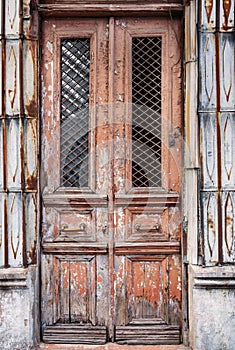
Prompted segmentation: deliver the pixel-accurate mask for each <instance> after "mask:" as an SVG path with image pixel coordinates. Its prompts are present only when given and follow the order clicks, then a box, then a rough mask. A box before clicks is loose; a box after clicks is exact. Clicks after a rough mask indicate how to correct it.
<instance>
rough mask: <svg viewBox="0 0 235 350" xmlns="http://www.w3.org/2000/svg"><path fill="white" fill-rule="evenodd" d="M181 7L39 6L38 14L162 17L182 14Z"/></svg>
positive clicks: (165, 4)
mask: <svg viewBox="0 0 235 350" xmlns="http://www.w3.org/2000/svg"><path fill="white" fill-rule="evenodd" d="M183 8H184V7H183V5H182V4H177V3H174V2H172V3H164V4H162V3H161V4H139V5H138V6H136V5H132V4H127V3H125V4H117V5H116V4H110V5H108V4H94V5H93V4H81V3H80V4H66V3H64V4H40V5H38V11H39V13H40V12H41V13H43V14H44V15H47V16H48V15H49V16H55V15H56V16H61V15H62V16H74V15H76V16H83V17H84V16H85V17H87V16H107V15H108V16H112V15H122V16H123V15H124V16H125V15H127V16H133V15H137V16H138V15H140V14H141V15H153V13H154V14H155V15H162V14H164V13H169V11H170V12H171V13H179V14H180V13H182V11H183Z"/></svg>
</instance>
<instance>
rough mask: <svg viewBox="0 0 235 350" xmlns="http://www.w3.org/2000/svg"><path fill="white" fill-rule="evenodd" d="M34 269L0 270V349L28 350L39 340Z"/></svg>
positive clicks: (36, 282)
mask: <svg viewBox="0 0 235 350" xmlns="http://www.w3.org/2000/svg"><path fill="white" fill-rule="evenodd" d="M37 286H38V281H37V278H36V268H35V267H34V266H32V267H30V268H29V269H24V270H23V269H19V268H16V269H11V268H10V269H8V271H7V272H6V271H4V270H1V271H0V339H1V340H0V348H1V350H24V349H30V348H31V347H32V346H34V345H35V344H37V343H38V341H39V329H40V328H39V322H38V319H39V310H38V295H37Z"/></svg>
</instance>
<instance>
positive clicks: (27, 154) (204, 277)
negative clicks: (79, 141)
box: [0, 0, 235, 350]
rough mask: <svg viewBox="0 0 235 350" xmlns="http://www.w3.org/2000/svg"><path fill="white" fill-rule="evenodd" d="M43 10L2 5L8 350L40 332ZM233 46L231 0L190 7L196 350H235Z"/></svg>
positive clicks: (192, 336)
mask: <svg viewBox="0 0 235 350" xmlns="http://www.w3.org/2000/svg"><path fill="white" fill-rule="evenodd" d="M37 3H38V1H30V0H0V11H1V13H0V71H1V74H0V165H1V166H0V266H1V270H0V338H1V349H3V350H12V349H30V348H31V347H33V346H34V345H36V344H37V343H38V342H39V333H40V323H39V309H38V294H39V289H40V283H39V280H38V277H37V276H38V274H37V269H36V267H35V266H36V262H37V261H36V250H37V235H38V234H39V232H38V231H39V230H38V214H39V204H38V180H39V177H38V168H39V163H38V139H39V123H38V122H39V119H38V117H39V113H38V110H39V109H38V106H39V102H38V101H39V92H38V67H39V59H38V35H39V33H40V27H39V29H38V22H37V17H38V11H37ZM58 3H59V1H58V2H57V5H58ZM41 9H42V8H41ZM197 28H198V30H197ZM234 39H235V38H234V0H220V1H219V0H210V1H206V2H205V1H202V0H198V1H194V0H192V1H189V2H188V3H187V4H186V5H185V53H184V54H185V55H184V56H185V64H184V73H185V74H184V76H185V103H184V108H185V109H184V125H185V154H184V200H183V202H184V220H183V223H184V234H185V237H186V238H187V246H186V247H184V249H183V258H184V263H185V266H188V267H189V268H188V276H189V283H188V285H187V281H186V282H185V295H186V297H187V295H188V305H187V303H185V308H187V307H188V310H189V313H188V316H189V320H188V324H189V329H188V334H189V336H188V339H189V344H190V346H191V347H192V349H194V350H204V349H205V350H233V349H234V343H235V338H234V337H235V335H234V334H235V333H234V329H235V270H234V261H235V213H234V211H235V194H234V193H235V174H234V172H235V170H234V162H235V144H234V137H233V134H234V128H235V87H234V82H235V81H234V79H235V78H234V77H235V74H234V73H235V67H234V43H235V40H234ZM218 264H219V265H220V266H219V267H213V266H215V265H218ZM198 265H203V266H204V267H203V268H202V267H200V266H198ZM28 266H31V267H28ZM186 299H187V298H186ZM185 334H187V329H186V332H185ZM184 340H185V343H187V336H185V338H184Z"/></svg>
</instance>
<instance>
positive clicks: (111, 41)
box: [108, 17, 114, 341]
mask: <svg viewBox="0 0 235 350" xmlns="http://www.w3.org/2000/svg"><path fill="white" fill-rule="evenodd" d="M113 81H114V18H113V17H111V18H110V19H109V73H108V82H109V90H108V116H109V121H110V124H109V127H110V129H109V140H108V142H109V145H108V146H109V174H110V183H109V188H108V200H109V202H108V232H109V292H110V294H109V298H110V304H109V337H110V340H111V341H114V324H113V322H114V321H113V320H114V277H113V276H114V170H113V166H114V164H113V162H114V147H113V137H114V116H113V113H114V106H113V103H114V91H113Z"/></svg>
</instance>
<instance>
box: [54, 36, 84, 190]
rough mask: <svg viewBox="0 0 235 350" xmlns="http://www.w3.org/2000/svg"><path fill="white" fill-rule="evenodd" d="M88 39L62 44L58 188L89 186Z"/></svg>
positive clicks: (64, 41)
mask: <svg viewBox="0 0 235 350" xmlns="http://www.w3.org/2000/svg"><path fill="white" fill-rule="evenodd" d="M89 74H90V39H89V38H79V39H64V40H62V42H61V118H60V169H61V176H60V180H61V186H64V187H87V186H88V127H89V78H90V77H89Z"/></svg>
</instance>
